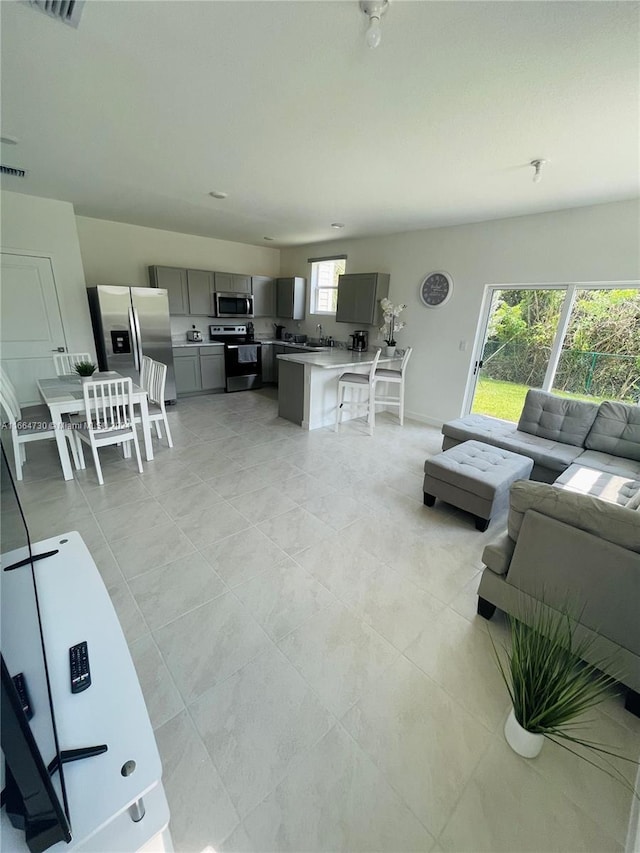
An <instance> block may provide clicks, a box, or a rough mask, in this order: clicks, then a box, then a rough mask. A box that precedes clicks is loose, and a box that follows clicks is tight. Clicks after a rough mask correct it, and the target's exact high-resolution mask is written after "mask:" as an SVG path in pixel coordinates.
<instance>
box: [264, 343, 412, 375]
mask: <svg viewBox="0 0 640 853" xmlns="http://www.w3.org/2000/svg"><path fill="white" fill-rule="evenodd" d="M375 357H376V354H375V352H352V351H351V350H344V349H339V350H335V349H330V348H327V350H326V351H325V352H305V353H302V352H299V353H298V352H296V353H292V354H291V355H279V356H278V358H279V359H280V361H293V362H294V363H296V364H308V365H310V366H312V367H322V368H324V369H325V370H332V369H339V368H342V367H355V366H356V365H362V364H373V360H374V358H375ZM398 358H399V356H394V357H393V358H387V357H386V356H380V360H379V361H378V364H386V363H388V362H392V361H397V360H398Z"/></svg>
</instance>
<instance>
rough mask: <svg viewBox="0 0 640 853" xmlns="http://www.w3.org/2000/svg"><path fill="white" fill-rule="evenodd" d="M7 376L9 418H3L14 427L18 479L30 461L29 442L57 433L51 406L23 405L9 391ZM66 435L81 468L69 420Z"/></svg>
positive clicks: (0, 403) (2, 402) (0, 402)
mask: <svg viewBox="0 0 640 853" xmlns="http://www.w3.org/2000/svg"><path fill="white" fill-rule="evenodd" d="M4 379H5V377H4V375H3V377H2V387H0V408H2V410H3V411H4V416H5V418H6V421H4V418H3V421H4V423H5V424H6V426H8V428H9V429H10V430H11V438H12V443H13V458H14V462H15V468H16V479H18V480H22V479H23V478H22V466H23V465H24V463H25V462H26V461H27V449H26V445H27V444H29V443H30V442H32V441H43V440H44V439H47V438H54V439H55V437H56V433H55V430H54V428H53V425H52V423H51V413H50V412H49V409H48V407H47V406H44V405H37V406H26V407H24V408H22V407H21V406H20V404H19V403H18V402H17V400H15V399H14V398H13V396H12V395H11V394H10V393H9V389H8V386H7V385H5V382H4ZM65 438H67V439H68V441H69V446H70V448H71V455H72V456H73V461H74V463H75V466H76V469H77V468H80V454H79V451H78V446H77V444H76V441H75V439H74V435H73V432H72V430H71V429H69V425H68V424H65Z"/></svg>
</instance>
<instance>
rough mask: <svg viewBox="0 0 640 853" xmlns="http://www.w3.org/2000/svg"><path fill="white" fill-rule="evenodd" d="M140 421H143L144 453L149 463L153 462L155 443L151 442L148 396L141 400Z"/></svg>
mask: <svg viewBox="0 0 640 853" xmlns="http://www.w3.org/2000/svg"><path fill="white" fill-rule="evenodd" d="M140 420H141V421H142V434H143V435H144V452H145V455H146V457H147V462H151V460H152V459H153V442H152V441H151V421H150V420H149V406H148V405H147V397H146V394H145V396H144V397H142V398H141V399H140Z"/></svg>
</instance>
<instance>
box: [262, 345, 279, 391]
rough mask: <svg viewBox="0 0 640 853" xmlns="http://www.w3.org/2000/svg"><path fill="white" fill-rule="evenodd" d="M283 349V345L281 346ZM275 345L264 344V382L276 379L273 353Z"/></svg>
mask: <svg viewBox="0 0 640 853" xmlns="http://www.w3.org/2000/svg"><path fill="white" fill-rule="evenodd" d="M281 349H283V347H281ZM273 350H274V345H273V344H262V381H263V382H275V381H276V368H275V364H274V361H275V357H274V354H273Z"/></svg>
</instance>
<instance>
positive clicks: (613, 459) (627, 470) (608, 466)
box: [576, 450, 640, 480]
mask: <svg viewBox="0 0 640 853" xmlns="http://www.w3.org/2000/svg"><path fill="white" fill-rule="evenodd" d="M576 462H577V463H578V465H582V466H583V467H585V468H597V470H598V471H605V472H606V473H607V474H615V475H616V476H617V477H630V478H631V479H634V480H640V462H637V461H636V460H634V459H623V458H622V456H612V454H611V453H601V452H600V451H599V450H585V451H584V453H581V454H580V456H578V458H577V459H576Z"/></svg>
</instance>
